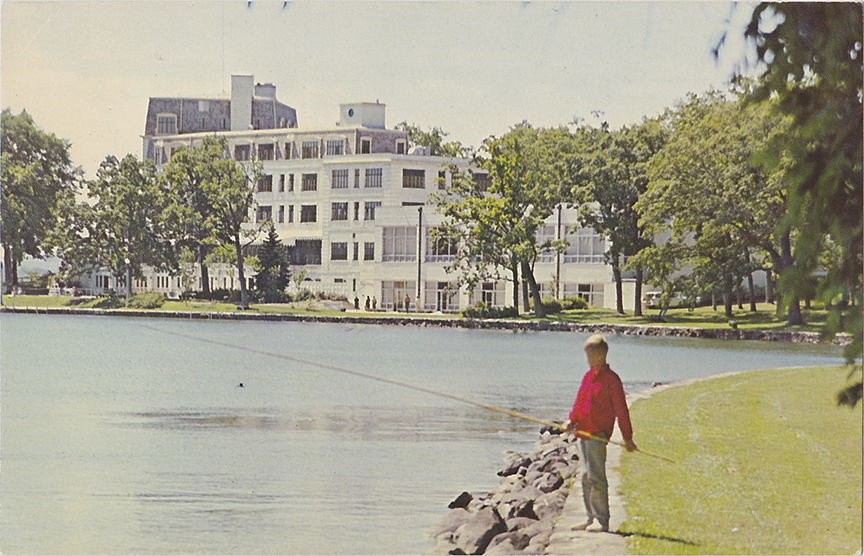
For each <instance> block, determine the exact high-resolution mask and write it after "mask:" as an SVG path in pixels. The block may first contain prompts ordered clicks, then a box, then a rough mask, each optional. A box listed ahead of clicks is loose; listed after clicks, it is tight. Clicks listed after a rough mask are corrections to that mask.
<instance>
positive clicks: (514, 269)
mask: <svg viewBox="0 0 864 556" xmlns="http://www.w3.org/2000/svg"><path fill="white" fill-rule="evenodd" d="M510 272H512V273H513V307H514V308H515V309H516V310H517V311H518V310H519V265H518V264H516V263H513V265H512V266H511V267H510Z"/></svg>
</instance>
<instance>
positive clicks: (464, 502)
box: [447, 492, 474, 510]
mask: <svg viewBox="0 0 864 556" xmlns="http://www.w3.org/2000/svg"><path fill="white" fill-rule="evenodd" d="M473 499H474V497H473V496H471V494H470V493H468V492H463V493H462V494H460V495H459V496H457V497H456V499H455V500H453V501H452V502H450V504H448V505H447V507H448V508H450V509H451V510H452V509H453V508H467V507H468V504H470V503H471V500H473Z"/></svg>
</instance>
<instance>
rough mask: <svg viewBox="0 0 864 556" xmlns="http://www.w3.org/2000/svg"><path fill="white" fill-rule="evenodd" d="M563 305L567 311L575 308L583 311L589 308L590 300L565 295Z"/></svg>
mask: <svg viewBox="0 0 864 556" xmlns="http://www.w3.org/2000/svg"><path fill="white" fill-rule="evenodd" d="M561 306H562V307H563V308H564V310H565V311H572V310H574V309H577V310H580V311H581V310H584V309H587V308H588V302H587V301H585V300H584V299H582V298H581V297H565V298H564V301H562V302H561Z"/></svg>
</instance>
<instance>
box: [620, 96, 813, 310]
mask: <svg viewBox="0 0 864 556" xmlns="http://www.w3.org/2000/svg"><path fill="white" fill-rule="evenodd" d="M739 92H740V91H739ZM733 96H735V97H736V98H735V99H729V98H727V95H726V94H724V93H721V92H718V91H712V92H709V93H707V94H705V95H702V96H697V95H691V96H690V97H689V98H688V99H687V100H686V101H685V102H683V103H680V104H679V105H678V106H677V107H676V108H675V109H674V110H670V111H667V113H666V115H665V116H664V120H665V121H664V125H666V126H668V128H669V140H668V142H667V143H666V144H665V145H664V146H663V148H662V149H660V151H659V152H658V153H657V155H656V156H655V157H654V158H653V159H652V162H651V168H650V171H649V186H648V189H647V191H646V192H645V194H644V195H643V197H642V199H641V200H640V201H639V203H638V204H637V207H638V209H639V210H640V212H641V213H642V222H643V223H644V224H646V225H648V226H650V227H651V229H652V230H653V231H654V232H655V233H656V234H660V233H663V232H664V231H667V230H668V231H669V232H671V234H672V235H673V237H677V238H678V239H680V240H682V241H683V240H685V239H687V240H688V241H684V243H683V244H684V245H686V246H689V248H688V249H683V250H679V251H678V252H679V253H685V254H686V255H687V256H688V257H689V260H688V261H687V262H689V263H691V264H693V265H694V271H695V272H696V274H697V275H698V276H700V277H701V278H702V279H703V281H704V283H703V286H704V287H705V288H706V289H709V288H710V289H719V290H720V291H722V292H723V294H724V296H725V299H726V303H725V308H726V313H727V315H729V316H731V313H732V304H731V303H732V301H731V299H732V296H733V290H734V289H735V288H737V285H738V283H739V281H740V277H741V276H744V275H745V274H746V273H747V272H749V270H752V269H751V268H750V266H751V263H750V260H749V259H750V257H749V249H750V248H753V249H759V250H762V251H764V252H765V253H768V254H769V255H770V257H771V259H772V261H773V266H774V270H775V271H777V272H782V271H783V270H784V269H785V268H787V267H788V266H789V265H791V264H792V263H793V258H792V254H791V252H790V251H789V249H788V246H789V241H790V237H791V228H790V227H789V226H788V225H783V222H784V215H785V205H784V189H783V174H782V171H777V172H773V173H771V174H769V173H767V172H765V171H764V170H763V169H762V167H761V166H760V165H759V164H756V163H754V160H753V157H754V155H755V154H756V153H758V152H760V151H761V150H762V149H763V148H764V147H765V146H766V145H768V144H769V143H770V142H771V141H773V140H774V139H775V137H777V135H778V134H780V133H783V132H784V130H785V129H786V123H785V121H784V120H783V119H782V118H780V117H778V116H776V115H774V114H773V113H772V111H771V109H770V106H769V105H766V104H746V103H743V101H742V100H741V98H740V96H737V95H733ZM745 254H746V255H745ZM789 297H790V299H789V303H788V307H789V311H788V319H789V323H790V324H800V323H801V312H800V308H799V304H798V301H797V298H796V297H795V292H789Z"/></svg>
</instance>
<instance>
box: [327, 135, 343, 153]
mask: <svg viewBox="0 0 864 556" xmlns="http://www.w3.org/2000/svg"><path fill="white" fill-rule="evenodd" d="M340 154H345V141H344V140H342V139H336V140H330V141H327V155H328V156H335V155H340Z"/></svg>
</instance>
